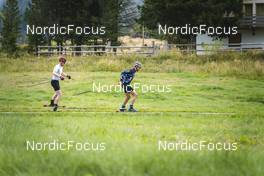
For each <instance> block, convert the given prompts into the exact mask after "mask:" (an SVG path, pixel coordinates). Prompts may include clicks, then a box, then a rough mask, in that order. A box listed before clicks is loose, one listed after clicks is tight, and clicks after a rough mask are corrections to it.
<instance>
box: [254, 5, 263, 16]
mask: <svg viewBox="0 0 264 176" xmlns="http://www.w3.org/2000/svg"><path fill="white" fill-rule="evenodd" d="M256 6H257V9H256V10H257V16H264V4H263V3H261V4H259V3H258V4H256Z"/></svg>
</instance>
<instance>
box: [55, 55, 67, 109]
mask: <svg viewBox="0 0 264 176" xmlns="http://www.w3.org/2000/svg"><path fill="white" fill-rule="evenodd" d="M65 63H66V59H65V57H63V56H61V57H60V58H59V64H57V65H56V66H55V67H54V69H53V72H52V78H51V86H52V87H53V89H54V91H55V93H54V95H53V96H52V98H51V101H50V106H51V107H53V111H57V109H58V103H59V100H60V98H61V95H62V92H61V90H60V82H59V81H60V80H64V78H65V77H67V78H69V79H71V76H70V75H67V74H66V73H64V72H63V66H64V65H65Z"/></svg>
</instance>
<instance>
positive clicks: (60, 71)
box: [52, 64, 63, 80]
mask: <svg viewBox="0 0 264 176" xmlns="http://www.w3.org/2000/svg"><path fill="white" fill-rule="evenodd" d="M62 72H63V67H62V66H61V65H60V64H58V65H56V66H55V67H54V69H53V73H56V74H58V75H60V76H61V74H62ZM52 80H60V77H59V76H56V75H54V74H52Z"/></svg>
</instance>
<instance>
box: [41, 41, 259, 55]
mask: <svg viewBox="0 0 264 176" xmlns="http://www.w3.org/2000/svg"><path fill="white" fill-rule="evenodd" d="M247 50H257V51H264V43H233V44H227V45H224V44H204V43H202V44H166V43H165V44H163V45H155V43H154V42H153V44H152V46H110V45H80V46H38V47H37V55H38V56H41V55H49V56H50V55H59V54H64V55H73V56H85V55H105V54H109V55H125V54H137V55H146V56H151V55H155V54H158V53H160V52H184V53H196V54H208V53H212V52H243V51H247Z"/></svg>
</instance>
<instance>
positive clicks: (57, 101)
mask: <svg viewBox="0 0 264 176" xmlns="http://www.w3.org/2000/svg"><path fill="white" fill-rule="evenodd" d="M56 94H57V96H56V98H55V100H54V108H53V111H57V109H58V103H59V100H60V98H61V95H62V93H61V90H57V91H56Z"/></svg>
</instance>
